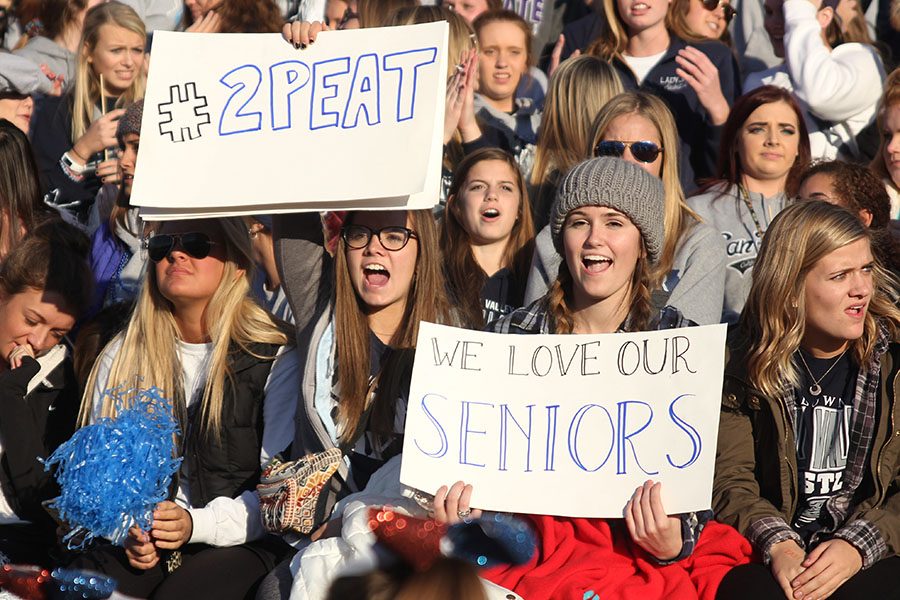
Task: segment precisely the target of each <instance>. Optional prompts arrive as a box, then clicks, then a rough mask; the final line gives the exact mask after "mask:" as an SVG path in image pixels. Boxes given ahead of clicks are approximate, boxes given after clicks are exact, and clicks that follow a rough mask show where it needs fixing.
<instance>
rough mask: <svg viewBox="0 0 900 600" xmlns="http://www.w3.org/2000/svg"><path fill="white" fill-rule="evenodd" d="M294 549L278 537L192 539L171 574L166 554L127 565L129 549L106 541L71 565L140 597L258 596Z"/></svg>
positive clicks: (196, 599)
mask: <svg viewBox="0 0 900 600" xmlns="http://www.w3.org/2000/svg"><path fill="white" fill-rule="evenodd" d="M292 553H293V549H292V548H291V547H290V546H288V545H287V544H285V543H284V542H283V541H282V540H281V538H276V537H274V536H267V537H265V538H263V539H261V540H257V541H255V542H249V543H247V544H242V545H240V546H232V547H230V548H214V547H212V546H207V545H205V544H187V545H186V546H183V547H182V548H181V555H182V561H181V566H180V567H178V568H177V569H176V570H175V571H174V572H172V573H167V572H166V567H165V560H164V558H163V557H161V559H160V561H159V564H157V565H156V566H155V567H153V568H152V569H149V570H146V571H141V570H138V569H135V568H133V567H131V565H129V564H128V558H127V557H126V556H125V550H124V549H122V548H119V547H118V546H111V545H104V546H101V547H98V548H96V549H94V550H91V551H89V552H87V553H86V554H83V555H81V556H79V557H78V558H76V559H75V560H74V561H73V562H72V563H71V565H69V566H70V567H72V568H77V569H87V570H91V571H98V572H100V573H103V574H105V575H109V576H110V577H113V578H115V579H116V581H117V582H118V587H117V588H116V590H117V591H119V592H121V593H123V594H125V595H128V596H133V597H135V598H154V599H156V598H159V599H160V600H167V599H173V600H179V599H181V598H185V599H187V598H190V599H191V600H202V599H204V598H209V599H210V600H212V599H217V600H229V599H234V600H243V599H244V598H253V597H254V596H255V595H256V588H257V587H258V586H259V582H260V581H261V580H262V578H263V577H265V575H266V574H267V573H268V572H269V571H271V570H272V569H273V568H274V567H275V565H276V564H278V563H279V562H281V561H282V560H284V559H285V558H286V557H287V556H289V555H290V554H292Z"/></svg>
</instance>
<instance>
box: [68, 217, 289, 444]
mask: <svg viewBox="0 0 900 600" xmlns="http://www.w3.org/2000/svg"><path fill="white" fill-rule="evenodd" d="M214 222H215V223H216V224H217V226H218V227H219V228H220V229H221V230H222V232H223V234H224V236H223V237H224V240H225V242H224V245H225V249H226V258H225V268H224V271H223V273H222V280H221V281H220V282H219V287H218V288H217V289H216V291H215V293H214V294H213V296H212V298H211V299H210V300H209V304H208V306H207V308H206V311H205V319H206V323H205V327H206V330H207V332H208V334H209V337H210V341H211V342H212V354H211V356H210V360H209V367H208V372H207V374H206V382H205V384H204V388H203V398H202V400H201V403H200V414H201V432H203V433H204V434H207V433H211V434H213V435H214V436H218V435H219V433H220V431H221V421H222V407H223V403H224V391H225V379H226V377H229V378H230V377H231V373H230V371H229V361H228V355H229V351H233V350H234V349H235V348H234V347H235V346H237V347H239V348H240V349H242V350H243V351H244V352H246V353H248V354H252V355H253V356H256V357H257V358H262V359H268V360H274V358H275V357H274V356H259V355H257V354H255V353H254V352H253V351H252V350H251V345H252V344H255V343H265V344H275V345H279V346H281V345H284V344H286V343H287V341H288V337H287V335H286V333H285V331H286V329H285V328H284V325H283V324H279V323H276V322H275V320H274V319H273V317H272V316H271V315H269V313H267V312H266V311H265V310H263V309H262V308H260V306H259V305H258V304H257V303H256V301H254V300H253V299H252V298H251V297H250V296H249V292H250V278H251V277H252V270H253V258H252V250H251V246H250V237H249V235H248V233H247V228H246V227H245V225H244V222H243V220H242V219H240V218H237V217H231V218H223V219H215V220H214ZM173 311H174V307H173V305H172V303H171V302H169V300H167V299H166V298H165V297H164V296H163V295H162V293H161V292H160V291H159V286H158V282H157V279H156V269H154V268H153V266H152V265H151V266H150V268H148V269H147V274H146V276H145V280H144V285H143V286H141V291H140V294H139V296H138V299H137V304H136V305H135V308H134V311H133V312H132V314H131V318H130V320H129V322H128V326H127V328H126V329H125V331H124V332H123V333H120V334H119V335H118V336H116V338H115V339H114V340H113V341H112V342H111V343H110V344H114V343H117V342H121V344H122V345H121V348H120V349H119V351H118V353H117V354H116V356H115V358H114V359H113V362H112V366H111V367H110V370H109V376H108V377H107V380H106V382H105V383H104V384H103V385H104V389H108V390H109V389H114V388H116V387H118V386H124V388H130V387H132V386H133V385H134V383H135V377H141V378H142V381H141V383H140V385H141V387H144V388H148V387H151V386H156V387H158V388H161V389H162V390H163V391H164V392H165V393H166V394H167V396H168V397H169V398H171V399H172V400H173V402H174V407H175V411H176V414H177V415H179V416H180V417H181V418H182V419H183V418H184V414H185V413H184V411H185V410H186V409H185V406H186V399H185V397H184V394H185V390H184V389H182V383H181V382H182V366H181V362H180V361H179V358H178V339H179V337H180V336H179V333H178V327H177V325H176V323H175V317H174V315H173ZM109 347H110V346H107V349H108V348H109ZM99 365H100V362H99V361H98V362H97V364H95V365H94V368H93V369H92V370H91V374H90V376H89V377H88V382H87V385H86V388H85V395H84V398H83V399H82V403H81V411H80V414H79V417H78V420H79V422H80V423H81V424H82V425H84V424H86V423H88V422H89V421H90V420H91V418H92V415H93V404H94V402H98V401H102V402H103V405H102V407H101V410H100V416H104V417H105V416H114V415H115V412H116V407H115V406H114V405H113V402H112V399H111V398H110V397H109V396H105V397H103V398H94V397H93V390H94V386H95V385H96V383H97V372H98V368H99ZM182 425H184V423H182Z"/></svg>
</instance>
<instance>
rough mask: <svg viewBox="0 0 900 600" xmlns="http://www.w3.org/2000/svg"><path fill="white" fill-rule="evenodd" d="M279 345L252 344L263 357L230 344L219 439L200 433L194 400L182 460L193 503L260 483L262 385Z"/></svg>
mask: <svg viewBox="0 0 900 600" xmlns="http://www.w3.org/2000/svg"><path fill="white" fill-rule="evenodd" d="M278 348H279V347H278V346H276V345H272V344H255V345H254V346H253V347H252V348H251V350H252V352H253V354H256V355H258V356H262V357H267V358H257V357H256V356H253V354H250V353H247V352H245V351H243V350H240V349H232V351H231V353H230V355H229V361H230V365H229V367H230V371H231V374H232V376H231V377H230V378H228V377H226V379H225V393H224V398H223V402H224V405H223V407H222V430H221V436H220V437H219V438H217V437H216V436H215V435H214V434H212V433H210V434H209V435H205V434H204V433H203V432H202V429H201V427H199V419H200V414H199V412H200V411H199V403H195V404H194V405H193V406H192V409H191V410H189V412H188V426H187V436H186V443H185V449H184V461H185V463H186V465H187V468H188V483H189V485H190V496H191V497H190V501H191V506H193V507H194V508H203V507H204V506H206V505H207V504H209V502H210V501H211V500H213V499H214V498H218V497H219V496H225V497H228V498H235V497H237V496H239V495H240V494H241V493H242V492H244V491H246V490H252V489H255V488H256V484H257V483H259V475H260V472H261V468H260V464H259V453H260V449H261V448H262V438H263V427H264V425H265V422H264V419H263V405H264V400H265V386H266V381H267V379H268V378H269V371H271V369H272V364H273V360H272V359H273V358H274V357H275V355H276V354H277V353H278Z"/></svg>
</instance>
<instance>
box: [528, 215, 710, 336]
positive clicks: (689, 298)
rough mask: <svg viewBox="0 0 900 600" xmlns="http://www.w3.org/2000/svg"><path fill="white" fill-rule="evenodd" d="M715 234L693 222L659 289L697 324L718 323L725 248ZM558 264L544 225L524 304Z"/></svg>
mask: <svg viewBox="0 0 900 600" xmlns="http://www.w3.org/2000/svg"><path fill="white" fill-rule="evenodd" d="M716 233H717V230H716V229H714V228H712V227H710V226H709V225H706V224H704V223H694V226H693V227H691V228H690V229H688V230H687V232H686V233H685V234H684V236H683V237H682V239H681V241H680V242H679V244H678V247H677V248H676V250H675V261H674V262H673V263H672V270H671V271H669V275H668V276H667V277H666V280H665V281H664V282H663V290H664V291H666V292H668V293H669V299H668V302H667V304H669V305H671V306H674V307H675V308H677V309H678V310H680V311H681V313H682V314H683V315H684V316H685V317H686V318H688V319H690V320H691V321H693V322H695V323H697V324H698V325H712V324H714V323H718V322H719V320H720V319H721V316H722V299H723V295H724V292H725V248H724V244H723V243H722V240H721V239H720V238H719V236H717V235H716ZM561 263H562V257H561V256H560V255H559V253H558V252H557V251H556V249H555V248H554V247H553V240H552V238H551V236H550V226H549V225H548V226H546V227H544V228H543V229H542V230H541V232H540V233H539V234H538V236H537V238H536V239H535V251H534V258H533V259H532V261H531V272H530V273H529V275H528V285H527V287H526V288H525V304H526V305H528V304H530V303H531V302H534V301H535V300H537V299H538V298H540V297H541V296H543V295H544V294H545V293H546V292H547V288H548V287H549V285H550V282H551V281H553V280H555V279H556V275H557V273H558V272H559V265H560V264H561Z"/></svg>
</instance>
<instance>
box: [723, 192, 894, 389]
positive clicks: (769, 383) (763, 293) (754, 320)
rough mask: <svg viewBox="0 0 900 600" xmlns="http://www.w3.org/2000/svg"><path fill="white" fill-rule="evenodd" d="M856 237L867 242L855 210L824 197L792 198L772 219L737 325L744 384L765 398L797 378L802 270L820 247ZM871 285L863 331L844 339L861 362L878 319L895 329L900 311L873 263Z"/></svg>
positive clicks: (807, 268) (870, 347) (869, 351)
mask: <svg viewBox="0 0 900 600" xmlns="http://www.w3.org/2000/svg"><path fill="white" fill-rule="evenodd" d="M860 239H866V240H869V241H871V237H870V233H869V231H868V230H867V229H866V228H865V227H864V226H863V224H862V223H861V222H860V221H859V219H858V218H857V216H856V215H854V214H853V213H851V212H850V211H848V210H847V209H845V208H843V207H840V206H837V205H834V204H829V203H827V202H821V201H812V202H799V203H797V204H794V205H792V206H789V207H787V208H785V209H784V210H782V211H781V212H780V213H778V216H777V217H775V219H773V220H772V225H771V226H770V227H769V230H768V232H766V235H765V237H764V238H763V242H762V246H761V247H760V249H759V257H758V258H757V260H756V264H755V265H754V267H753V285H752V287H751V288H750V294H749V296H748V297H747V303H746V304H745V305H744V310H743V313H742V315H741V327H742V328H743V330H744V332H745V333H746V335H747V337H748V339H749V341H750V352H749V356H748V363H747V375H748V377H749V379H750V383H751V384H752V385H753V386H755V387H756V388H758V389H759V390H760V391H762V392H763V393H764V394H766V395H768V396H770V397H773V398H775V397H777V396H778V395H779V394H780V393H781V392H782V391H783V390H784V388H785V386H793V387H796V386H797V385H799V381H800V375H799V373H798V372H797V369H796V368H795V367H794V363H793V355H794V352H795V351H796V350H797V348H799V347H800V343H801V341H802V339H803V335H804V332H805V328H806V305H805V294H804V289H805V284H806V275H807V274H808V273H809V272H810V270H811V269H812V268H813V267H814V266H815V264H816V263H817V262H818V261H819V260H820V259H821V258H822V257H824V256H826V255H827V254H830V253H831V252H833V251H835V250H837V249H839V248H843V247H844V246H846V245H848V244H852V243H853V242H856V241H857V240H860ZM872 283H873V290H872V296H871V298H870V300H869V306H868V311H867V312H866V317H865V326H864V330H863V335H862V337H860V338H859V339H857V340H852V341H850V348H851V352H852V353H853V355H854V357H855V358H856V363H857V364H858V365H860V366H862V365H864V364H865V361H866V360H868V359H869V358H870V357H871V356H872V352H873V351H874V348H875V342H876V341H877V339H878V322H879V321H880V322H881V323H882V324H883V325H885V326H887V327H888V330H889V331H890V333H891V335H892V336H896V334H897V331H898V323H900V310H898V309H897V306H896V305H895V298H896V295H895V294H896V290H894V289H892V287H891V285H892V284H891V280H890V277H889V276H888V275H887V273H886V272H885V271H884V270H883V269H882V268H881V267H880V266H878V264H877V263H876V265H875V269H874V271H873V274H872Z"/></svg>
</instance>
